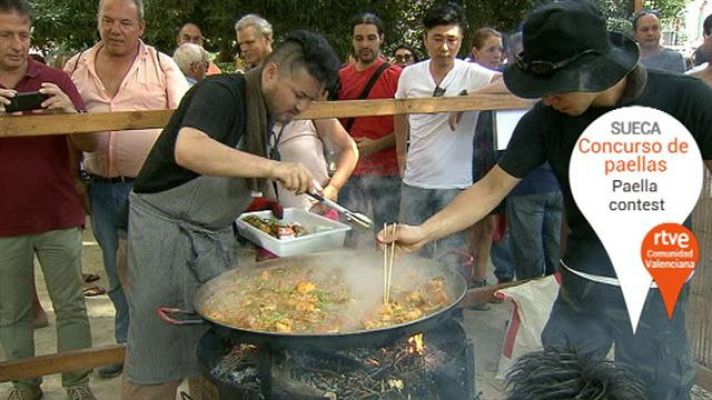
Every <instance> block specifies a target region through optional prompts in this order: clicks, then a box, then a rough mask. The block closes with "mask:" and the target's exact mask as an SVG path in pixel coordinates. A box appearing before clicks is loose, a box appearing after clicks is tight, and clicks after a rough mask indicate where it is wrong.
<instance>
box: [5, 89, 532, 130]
mask: <svg viewBox="0 0 712 400" xmlns="http://www.w3.org/2000/svg"><path fill="white" fill-rule="evenodd" d="M531 104H532V101H530V100H525V99H521V98H518V97H515V96H512V95H508V94H478V95H471V96H457V97H438V98H423V99H401V100H394V99H382V100H349V101H320V102H314V103H313V104H312V105H311V106H310V107H309V109H307V111H305V112H304V113H302V114H300V115H299V116H297V119H324V118H346V117H366V116H384V115H398V114H409V113H423V114H432V113H441V112H451V111H472V110H511V109H524V108H529V107H531ZM172 114H173V110H161V111H115V112H110V113H89V114H72V115H68V114H50V115H26V116H17V115H0V127H2V128H0V138H2V137H15V136H44V135H65V134H81V133H91V132H103V131H125V130H132V129H148V128H163V127H164V126H166V123H167V122H168V120H169V119H170V117H171V115H172ZM126 134H127V135H130V134H131V132H126Z"/></svg>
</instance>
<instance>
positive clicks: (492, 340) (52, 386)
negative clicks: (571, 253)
mask: <svg viewBox="0 0 712 400" xmlns="http://www.w3.org/2000/svg"><path fill="white" fill-rule="evenodd" d="M83 265H84V272H93V273H98V274H99V275H101V276H102V279H101V280H99V281H98V282H97V283H99V284H101V285H106V282H107V281H106V276H105V274H104V272H103V266H102V263H101V253H100V251H99V247H98V246H97V245H96V242H95V241H94V238H93V237H92V235H91V233H90V232H88V231H87V232H85V234H84V253H83ZM37 286H38V289H39V291H40V300H41V302H42V304H43V305H44V306H45V309H46V310H47V311H48V312H50V321H51V324H50V326H49V327H47V328H43V329H39V330H36V331H35V343H36V349H37V354H38V355H39V354H51V353H54V352H56V343H55V329H54V328H55V324H54V313H53V312H52V308H51V304H50V302H49V300H48V298H47V292H46V289H45V286H44V281H43V279H42V277H41V273H39V271H38V274H37ZM87 305H88V309H89V316H90V318H91V328H92V336H93V339H94V346H103V345H109V344H113V343H114V337H113V307H112V305H111V303H110V301H109V299H108V297H107V296H106V295H103V296H98V297H90V298H87ZM491 307H492V309H491V310H489V311H470V310H466V311H465V312H464V314H465V323H464V326H465V329H466V330H467V332H468V334H469V336H470V337H471V338H472V340H473V343H474V345H475V358H476V360H475V365H476V367H475V368H476V371H475V373H476V385H477V391H478V392H481V395H480V397H479V400H499V399H502V398H503V394H502V393H503V390H502V383H501V381H498V380H497V379H495V378H494V376H495V373H496V371H497V363H498V360H499V352H500V349H501V345H502V340H503V337H504V330H505V328H506V324H507V321H508V318H509V314H510V312H511V310H510V306H509V305H508V304H506V303H502V304H492V305H491ZM0 360H4V354H3V353H2V350H1V349H0ZM119 382H120V378H114V379H109V380H103V379H101V378H99V377H98V376H96V374H93V375H92V377H91V382H90V384H91V387H92V389H93V391H94V393H95V394H96V397H97V398H98V399H101V400H118V399H119ZM10 387H11V385H10V384H9V383H0V399H5V398H6V396H7V392H8V391H9V389H10ZM42 387H43V390H44V391H45V397H44V398H45V400H60V399H64V398H65V394H64V391H63V390H62V389H61V382H60V379H59V375H53V376H48V377H45V379H44V383H43V385H42ZM693 399H695V400H712V395H710V394H709V393H706V392H704V391H702V390H701V389H700V390H698V389H696V391H695V396H694V397H693Z"/></svg>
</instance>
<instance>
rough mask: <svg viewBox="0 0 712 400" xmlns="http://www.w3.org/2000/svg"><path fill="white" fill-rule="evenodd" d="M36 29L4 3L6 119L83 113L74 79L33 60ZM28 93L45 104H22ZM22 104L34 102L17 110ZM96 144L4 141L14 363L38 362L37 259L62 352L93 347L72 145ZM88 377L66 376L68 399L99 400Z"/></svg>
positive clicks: (8, 343)
mask: <svg viewBox="0 0 712 400" xmlns="http://www.w3.org/2000/svg"><path fill="white" fill-rule="evenodd" d="M30 28H31V14H30V5H29V4H28V2H27V1H26V0H0V115H3V114H6V111H7V108H6V107H8V106H10V105H12V104H13V103H14V104H18V105H21V106H23V107H20V108H21V109H24V108H34V107H38V108H39V109H38V110H37V111H24V112H25V113H34V112H40V113H46V112H63V113H76V112H78V110H82V109H83V108H84V104H83V102H82V99H81V97H80V96H79V93H78V92H77V89H76V87H75V86H74V84H73V83H72V81H71V80H70V79H69V77H68V76H67V75H66V74H65V73H63V72H62V71H60V70H57V69H54V68H50V67H47V66H46V65H44V64H41V63H39V62H37V61H34V60H33V59H32V58H30V57H29V49H30V31H31V29H30ZM26 92H39V93H41V95H42V96H38V95H36V94H35V95H29V97H27V96H19V94H21V93H26ZM45 96H46V99H42V98H41V97H45ZM18 97H25V100H33V101H30V102H28V103H25V100H23V101H21V102H13V99H17V98H18ZM33 97H36V99H33ZM39 100H41V101H39ZM33 102H34V103H35V104H32V103H33ZM38 102H39V103H38ZM11 109H12V108H11ZM92 139H93V136H92V135H74V136H73V137H69V136H66V135H56V136H42V137H12V138H3V139H0V193H2V196H0V254H2V257H0V304H2V307H0V343H1V344H2V346H3V350H4V352H5V356H6V357H7V359H8V360H15V359H20V358H27V357H32V356H33V355H34V342H33V339H32V314H31V312H30V309H31V307H30V302H31V295H32V277H33V273H32V271H33V259H34V257H35V256H37V258H38V259H39V260H40V266H41V267H42V271H43V273H44V275H45V281H46V283H47V289H48V291H49V293H50V298H51V300H52V306H53V308H54V310H55V314H56V316H57V324H56V326H57V350H58V351H67V350H75V349H83V348H88V347H91V335H90V332H89V318H88V317H87V312H86V306H85V304H84V296H83V294H82V288H81V272H80V257H81V246H82V242H81V235H80V228H81V227H82V225H84V218H85V216H84V210H83V208H82V204H81V199H80V197H79V194H78V193H77V190H76V188H75V185H74V179H73V177H72V168H78V166H76V165H72V163H71V159H70V155H69V144H70V142H71V143H72V144H74V145H75V146H77V147H78V148H80V149H83V150H92V147H93V146H92V145H93V143H92ZM89 372H90V370H87V369H84V370H79V371H72V372H66V373H64V374H62V385H63V386H64V387H65V388H66V390H67V396H68V398H71V399H94V395H93V394H92V393H91V391H90V390H89V386H88V382H89ZM41 382H42V380H41V378H35V379H26V380H18V381H14V382H13V389H12V390H11V391H10V395H9V398H10V399H21V400H25V399H39V398H41V397H42V390H41V389H40V383H41Z"/></svg>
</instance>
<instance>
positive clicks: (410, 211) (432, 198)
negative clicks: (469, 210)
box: [399, 183, 467, 273]
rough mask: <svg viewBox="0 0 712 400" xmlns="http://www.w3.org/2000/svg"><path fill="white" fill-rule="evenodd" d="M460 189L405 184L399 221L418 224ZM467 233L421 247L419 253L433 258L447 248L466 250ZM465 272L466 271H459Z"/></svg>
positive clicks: (449, 200)
mask: <svg viewBox="0 0 712 400" xmlns="http://www.w3.org/2000/svg"><path fill="white" fill-rule="evenodd" d="M461 192H462V189H423V188H418V187H413V186H409V185H406V184H405V183H404V184H403V186H402V189H401V204H400V218H399V220H400V222H403V223H406V224H408V225H420V224H422V223H423V222H425V220H427V219H428V218H430V217H431V216H433V215H434V214H436V213H437V212H438V211H440V210H442V209H443V208H445V206H446V205H448V203H450V202H451V201H452V200H453V199H454V198H455V197H457V195H459V194H460V193H461ZM466 243H467V233H466V231H461V232H457V233H454V234H452V235H450V236H448V237H445V238H442V239H440V240H438V241H435V242H433V243H428V244H427V245H425V246H424V247H423V249H422V250H421V252H420V254H421V255H422V256H424V257H428V258H434V257H437V256H439V255H441V254H443V253H445V252H447V251H448V250H460V251H466ZM461 272H463V273H465V272H466V271H461Z"/></svg>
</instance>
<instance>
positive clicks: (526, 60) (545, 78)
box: [504, 0, 639, 98]
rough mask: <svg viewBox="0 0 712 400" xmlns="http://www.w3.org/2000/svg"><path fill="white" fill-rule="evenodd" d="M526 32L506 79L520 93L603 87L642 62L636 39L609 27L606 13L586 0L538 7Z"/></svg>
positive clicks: (544, 93) (528, 95)
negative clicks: (608, 28) (519, 52)
mask: <svg viewBox="0 0 712 400" xmlns="http://www.w3.org/2000/svg"><path fill="white" fill-rule="evenodd" d="M522 35H523V37H522V46H523V49H524V50H523V52H522V53H521V54H520V55H519V57H518V59H517V61H516V62H512V63H511V64H510V65H509V66H508V67H507V68H506V69H505V70H504V83H505V84H506V85H507V88H508V89H509V90H510V91H511V92H512V93H513V94H515V95H517V96H519V97H524V98H539V97H543V96H548V95H553V94H562V93H571V92H601V91H604V90H606V89H608V88H610V87H612V86H613V85H615V84H616V83H617V82H618V81H620V80H621V79H623V77H625V76H626V75H627V74H628V73H629V72H630V71H631V70H633V68H635V66H636V64H637V63H638V58H639V50H638V46H637V45H636V43H635V42H634V41H633V40H632V39H630V38H628V37H626V36H624V35H622V34H619V33H615V32H608V30H607V28H606V20H605V18H604V17H603V15H602V14H601V13H600V11H598V9H597V8H596V7H595V6H593V5H592V4H591V3H589V2H588V1H585V0H568V1H560V2H555V3H550V4H548V5H546V6H543V7H541V8H538V9H536V10H534V11H533V12H532V13H531V14H530V15H529V17H528V18H527V20H526V21H525V22H524V28H523V33H522ZM547 64H548V65H547ZM532 66H536V67H541V68H533V67H532ZM546 67H549V68H548V69H549V70H550V71H547V68H546ZM554 67H555V68H554Z"/></svg>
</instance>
